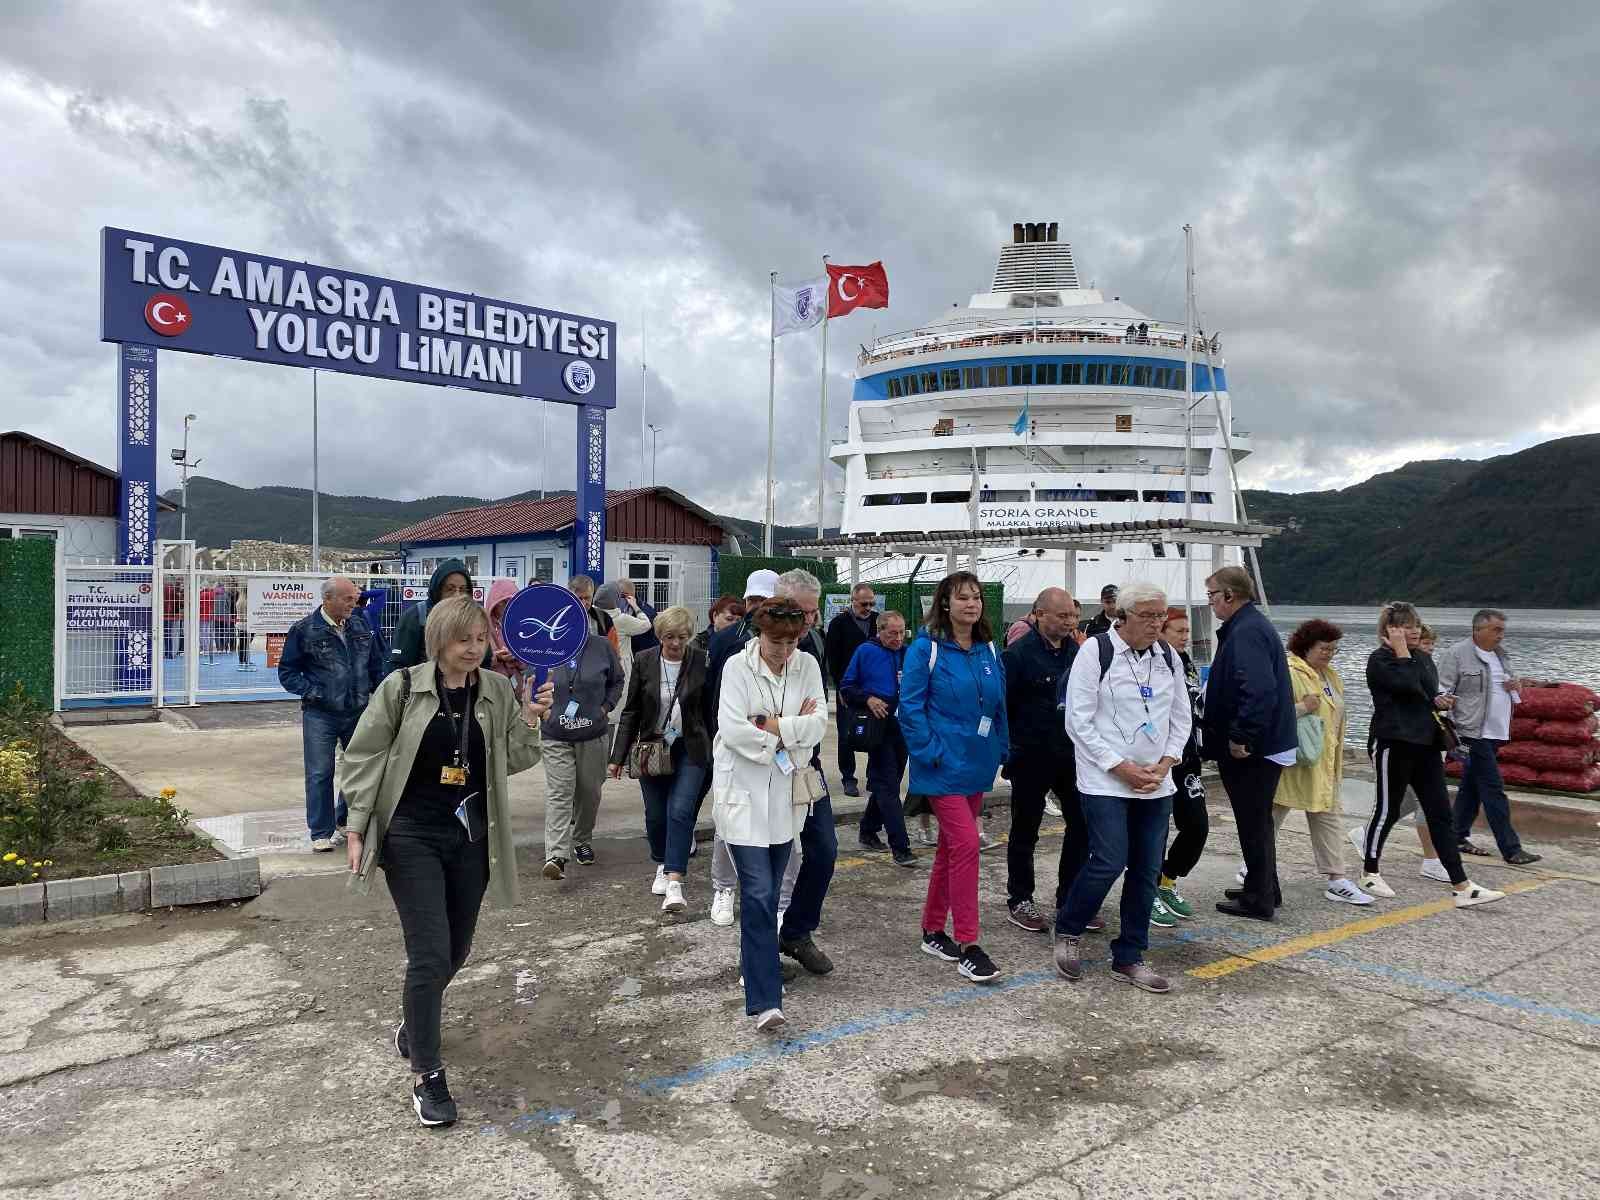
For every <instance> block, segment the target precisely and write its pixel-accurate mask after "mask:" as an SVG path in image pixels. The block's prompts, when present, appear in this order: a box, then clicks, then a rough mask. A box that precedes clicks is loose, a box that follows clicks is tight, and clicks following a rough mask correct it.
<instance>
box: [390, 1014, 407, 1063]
mask: <svg viewBox="0 0 1600 1200" xmlns="http://www.w3.org/2000/svg"><path fill="white" fill-rule="evenodd" d="M394 1051H395V1053H396V1054H398V1055H399V1056H400V1057H401V1058H403V1059H405V1060H406V1061H407V1062H410V1061H411V1039H410V1038H409V1037H407V1036H406V1023H405V1022H404V1021H401V1022H400V1024H398V1025H396V1026H395V1027H394Z"/></svg>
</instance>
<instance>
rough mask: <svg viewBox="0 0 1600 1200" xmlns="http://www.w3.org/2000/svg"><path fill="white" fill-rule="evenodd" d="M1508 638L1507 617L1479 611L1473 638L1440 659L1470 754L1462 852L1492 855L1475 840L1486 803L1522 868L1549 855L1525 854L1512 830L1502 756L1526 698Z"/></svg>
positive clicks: (1459, 822)
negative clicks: (1515, 715)
mask: <svg viewBox="0 0 1600 1200" xmlns="http://www.w3.org/2000/svg"><path fill="white" fill-rule="evenodd" d="M1505 636H1506V615H1505V613H1503V612H1501V611H1500V610H1499V609H1496V608H1483V609H1479V610H1478V611H1477V612H1476V613H1474V614H1473V616H1472V636H1471V637H1470V638H1468V639H1466V640H1465V641H1461V642H1457V643H1456V644H1455V645H1454V646H1451V647H1450V649H1448V650H1446V651H1445V652H1444V653H1443V654H1442V655H1441V656H1440V658H1439V687H1440V689H1441V690H1442V691H1443V693H1444V694H1445V695H1447V696H1453V697H1455V704H1454V706H1453V707H1452V708H1451V710H1450V715H1451V717H1452V719H1453V720H1454V721H1455V725H1456V732H1457V733H1459V734H1460V735H1461V744H1462V746H1463V748H1465V749H1466V751H1467V763H1466V766H1465V767H1464V768H1463V770H1462V772H1461V787H1460V788H1459V789H1458V790H1457V791H1456V802H1455V811H1454V813H1453V814H1452V816H1453V819H1454V824H1455V832H1456V840H1457V841H1458V842H1460V844H1461V847H1460V848H1461V853H1463V854H1479V855H1486V854H1488V853H1489V852H1488V851H1487V850H1485V849H1483V848H1481V847H1479V846H1477V845H1475V844H1474V843H1473V841H1472V839H1471V834H1472V823H1473V821H1475V820H1477V817H1478V808H1479V806H1480V805H1481V806H1482V807H1483V812H1484V815H1485V816H1486V817H1488V819H1489V828H1490V829H1491V830H1493V832H1494V841H1495V845H1496V846H1497V847H1498V848H1499V850H1500V854H1501V856H1502V857H1504V859H1505V860H1506V861H1507V862H1508V863H1510V864H1512V865H1513V866H1518V867H1521V866H1526V865H1527V864H1529V863H1536V862H1538V861H1539V859H1540V858H1541V857H1543V856H1542V855H1538V854H1530V853H1528V851H1526V850H1524V849H1523V848H1522V839H1521V838H1520V837H1518V836H1517V831H1516V830H1515V829H1514V828H1512V825H1511V802H1510V801H1509V800H1507V799H1506V786H1505V782H1504V781H1503V780H1502V779H1501V778H1500V763H1499V760H1498V758H1497V757H1496V753H1497V751H1498V750H1499V749H1500V747H1501V745H1503V744H1504V743H1506V742H1508V741H1510V740H1511V710H1512V707H1513V706H1514V705H1515V704H1516V703H1517V702H1518V701H1520V700H1521V699H1522V697H1521V696H1520V695H1518V691H1517V689H1518V686H1519V684H1520V683H1521V681H1520V680H1518V679H1515V678H1514V677H1513V676H1512V674H1511V660H1510V659H1508V658H1507V657H1506V652H1505V650H1504V649H1502V648H1501V645H1500V643H1501V642H1503V641H1504V640H1505Z"/></svg>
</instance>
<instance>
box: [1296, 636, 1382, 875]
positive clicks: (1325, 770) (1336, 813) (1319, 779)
mask: <svg viewBox="0 0 1600 1200" xmlns="http://www.w3.org/2000/svg"><path fill="white" fill-rule="evenodd" d="M1342 637H1344V631H1343V630H1341V629H1340V628H1339V627H1338V626H1337V625H1335V624H1333V623H1332V622H1329V621H1323V620H1311V621H1306V622H1304V623H1303V624H1302V625H1301V626H1300V627H1299V628H1298V629H1296V630H1295V631H1294V632H1293V633H1292V634H1290V635H1289V682H1290V684H1291V685H1292V686H1293V688H1294V702H1295V703H1294V709H1295V717H1296V719H1297V720H1303V719H1304V718H1305V717H1307V716H1311V715H1315V716H1316V717H1317V718H1318V719H1319V720H1321V722H1322V753H1321V754H1320V755H1318V757H1317V758H1316V760H1315V761H1314V762H1300V761H1297V762H1296V763H1295V765H1294V766H1292V767H1288V768H1286V769H1285V770H1284V772H1283V775H1282V777H1281V778H1280V779H1279V780H1278V792H1277V795H1275V796H1274V797H1273V801H1272V819H1273V821H1274V822H1275V823H1276V825H1277V827H1278V828H1279V829H1280V830H1281V829H1282V828H1283V822H1284V820H1285V818H1287V817H1288V815H1289V812H1290V810H1291V809H1299V810H1300V811H1301V812H1303V813H1305V815H1306V827H1307V829H1308V830H1309V831H1310V833H1311V853H1312V855H1313V856H1314V857H1315V858H1316V862H1317V870H1318V871H1320V872H1322V874H1323V875H1325V876H1327V879H1328V890H1327V891H1325V892H1324V893H1323V895H1324V896H1325V897H1326V898H1327V899H1329V900H1332V901H1334V902H1335V903H1339V904H1355V905H1362V904H1371V903H1372V897H1371V896H1369V895H1367V894H1366V893H1365V892H1363V891H1362V890H1361V889H1360V888H1359V887H1357V886H1356V885H1355V884H1354V883H1352V882H1351V880H1350V879H1349V877H1348V876H1347V875H1346V874H1345V869H1344V847H1345V840H1344V819H1343V812H1344V810H1343V806H1342V804H1341V803H1340V799H1339V785H1340V784H1341V783H1343V782H1344V727H1345V703H1344V681H1343V680H1342V679H1340V678H1339V672H1337V671H1335V670H1334V669H1333V655H1334V652H1335V651H1336V650H1338V648H1339V639H1340V638H1342Z"/></svg>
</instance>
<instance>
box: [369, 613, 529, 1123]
mask: <svg viewBox="0 0 1600 1200" xmlns="http://www.w3.org/2000/svg"><path fill="white" fill-rule="evenodd" d="M423 637H424V641H425V645H426V647H427V659H426V660H425V661H423V662H421V663H418V664H417V665H416V666H414V667H407V668H402V669H400V670H398V671H394V672H391V673H390V675H389V676H388V678H386V679H385V680H384V681H383V683H382V684H380V685H379V687H378V690H377V691H376V692H374V693H373V694H372V699H371V701H370V702H369V703H368V705H367V708H366V711H365V712H363V713H362V715H361V722H360V724H358V725H357V726H356V731H355V734H354V735H353V736H352V737H351V739H350V745H349V746H348V747H347V748H346V750H345V752H344V758H343V760H342V762H341V763H340V767H339V788H340V790H341V791H342V792H343V793H344V796H345V801H346V803H347V804H348V805H349V809H350V822H349V826H348V836H349V849H348V853H349V865H350V872H351V875H352V879H351V886H352V888H354V889H355V890H356V891H360V892H365V891H366V890H367V889H368V887H369V886H370V884H371V880H372V868H373V867H374V866H381V867H382V868H383V873H384V882H385V883H386V884H387V885H388V890H389V897H390V899H392V900H393V901H394V906H395V910H396V912H398V913H399V915H400V927H401V929H402V930H404V932H405V944H406V979H405V993H404V995H405V999H404V1005H403V1008H404V1019H403V1020H402V1021H401V1022H400V1024H399V1025H398V1026H397V1027H396V1028H395V1034H394V1039H395V1049H396V1050H397V1051H398V1052H399V1054H400V1056H401V1057H402V1058H406V1059H408V1060H409V1061H410V1063H411V1070H412V1072H413V1073H414V1075H415V1079H414V1080H413V1083H412V1089H411V1104H412V1108H413V1109H414V1110H415V1111H416V1114H417V1119H418V1120H419V1121H421V1122H422V1124H424V1125H430V1126H431V1125H449V1124H451V1123H453V1122H454V1121H455V1119H456V1106H455V1101H454V1100H453V1099H452V1098H451V1096H450V1089H449V1087H448V1085H447V1084H446V1083H445V1075H444V1066H443V1064H442V1062H441V1061H440V1058H439V1017H440V1009H441V1007H442V1005H443V1000H444V989H445V987H446V986H447V985H448V984H449V982H450V980H451V979H452V978H453V977H454V976H455V973H456V972H457V971H459V970H460V969H461V966H462V964H463V963H464V962H466V960H467V953H468V951H469V950H470V949H471V948H472V934H473V931H474V929H476V927H477V923H478V909H479V906H480V905H481V904H482V903H483V895H484V892H485V891H486V890H489V889H491V888H492V889H493V891H494V898H495V901H496V902H497V903H499V904H502V905H511V904H515V903H516V900H517V859H516V852H515V850H514V848H513V846H512V842H511V813H510V800H509V797H508V795H507V783H506V779H507V776H510V775H515V774H516V773H517V772H518V771H525V770H527V769H528V768H529V767H531V766H533V764H534V763H536V762H538V761H539V757H540V744H539V722H540V721H541V720H542V719H543V718H544V715H545V713H547V712H548V711H549V708H550V692H551V688H550V684H548V683H546V684H545V685H544V686H543V687H541V688H540V689H539V691H538V694H537V695H536V696H533V697H532V698H530V699H528V700H524V701H522V702H520V703H519V702H518V700H517V697H516V695H515V693H514V692H513V691H512V686H511V681H510V680H509V679H507V678H506V677H505V676H504V675H498V674H495V673H494V672H492V671H486V670H481V669H479V668H480V665H481V664H482V662H483V660H484V654H485V652H486V651H487V649H488V647H489V618H488V616H487V615H486V614H485V613H484V611H483V609H482V608H481V607H480V606H479V605H478V604H476V603H475V602H474V601H473V600H472V599H471V598H470V597H467V596H454V597H451V598H449V599H446V600H441V601H439V602H438V603H437V604H435V605H434V606H433V607H432V608H431V609H430V610H429V612H428V623H427V626H426V629H425V631H424V635H423Z"/></svg>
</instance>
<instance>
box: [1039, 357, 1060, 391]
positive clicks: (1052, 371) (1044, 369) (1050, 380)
mask: <svg viewBox="0 0 1600 1200" xmlns="http://www.w3.org/2000/svg"><path fill="white" fill-rule="evenodd" d="M1060 377H1061V364H1060V363H1040V364H1039V365H1038V366H1037V367H1036V368H1034V372H1033V381H1034V382H1035V383H1037V384H1039V385H1040V386H1041V387H1044V386H1048V385H1053V384H1055V383H1056V382H1058V381H1059V379H1060Z"/></svg>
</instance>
